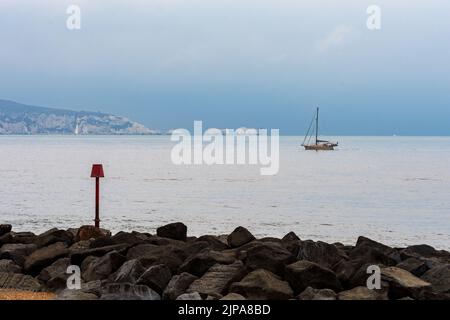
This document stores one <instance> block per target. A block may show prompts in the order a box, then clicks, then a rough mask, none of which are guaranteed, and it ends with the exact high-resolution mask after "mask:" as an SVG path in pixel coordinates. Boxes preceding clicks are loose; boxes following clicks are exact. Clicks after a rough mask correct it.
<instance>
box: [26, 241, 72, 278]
mask: <svg viewBox="0 0 450 320" xmlns="http://www.w3.org/2000/svg"><path fill="white" fill-rule="evenodd" d="M68 254H69V250H68V249H67V245H66V244H65V243H63V242H57V243H54V244H51V245H49V246H48V247H44V248H41V249H38V250H36V251H34V252H33V253H32V254H30V255H29V256H28V257H27V258H26V259H25V264H24V270H25V271H26V272H27V273H29V274H33V275H35V274H39V272H40V271H41V270H42V269H43V268H45V267H46V266H49V265H50V264H52V263H53V262H55V261H56V260H58V259H59V258H62V257H65V256H67V255H68Z"/></svg>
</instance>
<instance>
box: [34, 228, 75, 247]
mask: <svg viewBox="0 0 450 320" xmlns="http://www.w3.org/2000/svg"><path fill="white" fill-rule="evenodd" d="M56 242H63V243H65V244H66V245H67V246H70V245H72V243H73V235H72V233H71V232H69V231H65V230H58V229H56V228H53V229H51V230H48V231H46V232H44V233H42V234H40V235H38V236H37V237H36V238H35V240H34V243H35V244H36V245H37V247H38V248H42V247H46V246H49V245H51V244H53V243H56Z"/></svg>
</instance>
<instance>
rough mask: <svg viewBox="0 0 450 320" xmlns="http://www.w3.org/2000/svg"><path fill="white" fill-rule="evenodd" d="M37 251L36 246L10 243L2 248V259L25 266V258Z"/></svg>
mask: <svg viewBox="0 0 450 320" xmlns="http://www.w3.org/2000/svg"><path fill="white" fill-rule="evenodd" d="M36 249H37V246H36V245H35V244H22V243H8V244H4V245H3V246H2V247H1V248H0V259H9V260H12V261H14V262H15V263H16V264H18V265H19V266H23V264H24V263H25V258H26V257H27V256H29V255H30V254H31V253H33V252H34V251H35V250H36Z"/></svg>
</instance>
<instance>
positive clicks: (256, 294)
mask: <svg viewBox="0 0 450 320" xmlns="http://www.w3.org/2000/svg"><path fill="white" fill-rule="evenodd" d="M230 292H234V293H238V294H240V295H242V296H244V297H245V298H247V299H250V300H286V299H290V298H292V296H293V294H294V293H293V291H292V288H291V287H290V286H289V283H287V282H286V281H283V280H281V278H280V277H278V276H277V275H275V274H273V273H272V272H270V271H268V270H264V269H258V270H255V271H252V272H250V273H249V274H248V275H247V276H246V277H245V278H244V279H242V280H241V281H240V282H235V283H233V284H232V285H231V287H230Z"/></svg>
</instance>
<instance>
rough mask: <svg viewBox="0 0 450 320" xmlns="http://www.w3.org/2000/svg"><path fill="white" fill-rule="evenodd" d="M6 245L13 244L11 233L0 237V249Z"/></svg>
mask: <svg viewBox="0 0 450 320" xmlns="http://www.w3.org/2000/svg"><path fill="white" fill-rule="evenodd" d="M7 243H13V235H12V233H11V232H8V233H6V234H4V235H3V236H0V247H1V246H2V245H4V244H7Z"/></svg>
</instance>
